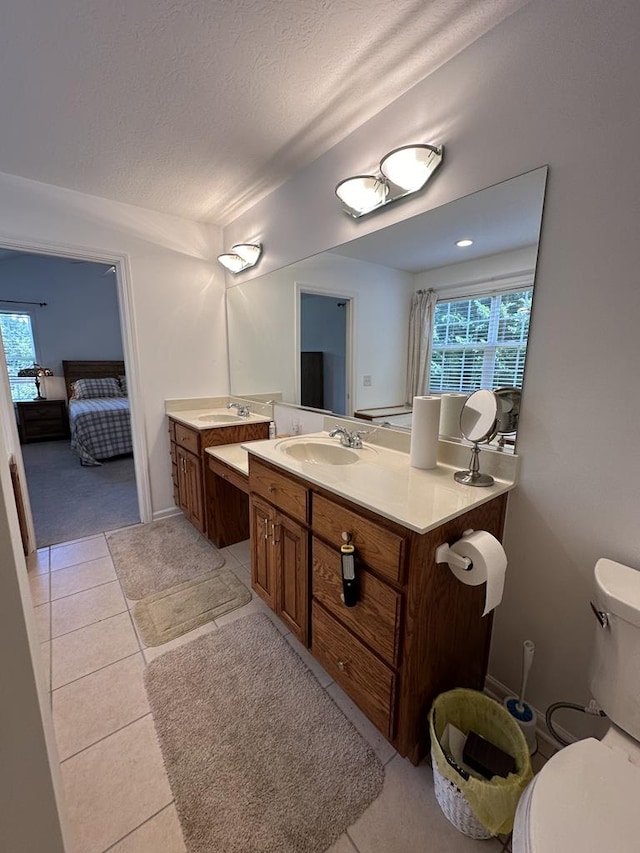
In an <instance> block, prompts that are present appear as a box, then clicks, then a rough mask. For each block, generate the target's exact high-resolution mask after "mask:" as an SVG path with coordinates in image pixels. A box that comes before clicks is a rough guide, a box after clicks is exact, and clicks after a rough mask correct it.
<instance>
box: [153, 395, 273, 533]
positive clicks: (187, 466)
mask: <svg viewBox="0 0 640 853" xmlns="http://www.w3.org/2000/svg"><path fill="white" fill-rule="evenodd" d="M168 430H169V447H170V453H171V477H172V480H173V498H174V501H175V504H176V506H179V507H180V509H181V510H182V511H183V512H184V514H185V516H186V517H187V518H188V519H189V521H190V522H191V523H192V524H193V525H194V526H195V527H196V528H197V529H198V530H199V531H200V532H201V533H204V534H207V535H209V538H211V540H212V541H213V543H214V545H216V546H218V547H223V544H221V541H222V540H221V538H220V536H219V530H220V529H221V527H223V526H224V525H225V524H226V521H225V519H224V518H223V519H222V521H220V523H219V524H217V521H218V519H219V516H220V512H221V511H222V510H221V509H220V507H222V506H226V508H227V512H228V515H229V519H230V520H229V522H228V523H229V524H233V523H235V520H236V519H237V518H238V508H237V502H238V501H237V498H236V500H235V503H234V493H230V494H231V495H232V496H231V497H229V496H228V495H227V496H226V498H225V495H220V497H219V501H221V502H222V503H221V504H220V507H219V508H218V509H219V510H220V511H219V512H218V514H217V515H216V514H215V513H214V514H213V515H212V512H211V511H210V510H209V509H208V507H207V503H209V502H208V501H205V481H206V477H207V467H206V466H207V461H208V459H209V457H207V456H206V455H205V450H206V449H207V447H215V446H219V445H225V444H239V443H240V442H243V441H253V440H256V439H264V438H267V437H268V435H269V418H268V417H263V416H259V415H249V416H247V417H240V416H239V415H234V414H233V413H231V412H229V411H228V410H226V408H224V407H222V408H221V407H220V406H218V407H211V406H210V407H208V408H206V407H205V408H199V409H195V408H191V409H185V410H183V411H182V410H177V411H176V410H171V411H170V412H168ZM225 499H228V502H227V503H226V504H225ZM245 513H246V507H245ZM212 520H213V522H214V523H212ZM245 527H246V525H245ZM234 541H238V540H237V539H236V540H234ZM224 544H230V543H229V542H225V543H224Z"/></svg>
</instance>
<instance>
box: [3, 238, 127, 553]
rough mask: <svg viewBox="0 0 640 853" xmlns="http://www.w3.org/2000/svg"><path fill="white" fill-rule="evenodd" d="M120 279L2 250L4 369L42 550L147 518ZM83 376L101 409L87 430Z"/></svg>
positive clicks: (84, 265) (91, 264)
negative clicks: (80, 409) (76, 389)
mask: <svg viewBox="0 0 640 853" xmlns="http://www.w3.org/2000/svg"><path fill="white" fill-rule="evenodd" d="M117 275H118V268H117V265H116V264H113V263H100V262H95V261H90V260H83V259H81V258H77V259H76V258H70V257H59V256H54V255H49V254H46V255H45V254H40V253H32V252H27V251H14V250H10V249H2V250H0V330H1V331H2V333H3V334H2V337H3V342H4V359H3V365H2V367H3V370H4V372H5V374H6V376H7V379H8V386H9V391H10V395H11V403H10V405H11V404H12V406H13V412H11V413H10V415H11V416H12V417H13V418H14V419H15V426H16V430H17V436H18V439H19V444H18V446H17V447H16V448H15V450H16V452H15V453H14V456H16V457H18V455H20V456H21V462H22V469H23V477H22V481H23V482H25V483H26V491H27V493H28V501H27V505H28V506H29V505H30V516H31V519H32V528H31V534H32V535H31V537H30V538H31V544H32V546H34V545H35V547H37V548H41V547H45V546H48V545H55V544H59V543H61V542H68V541H70V540H73V539H80V538H84V537H87V536H91V535H94V534H98V533H102V532H104V531H106V530H113V529H116V528H118V527H124V526H127V525H130V524H135V523H138V522H139V521H140V520H141V510H140V500H139V488H138V482H137V477H136V465H135V458H134V454H133V449H134V447H133V442H132V430H131V424H130V412H129V397H128V393H127V392H128V390H129V389H128V388H127V384H128V383H127V378H126V377H127V373H128V371H127V370H125V355H124V350H125V346H124V340H123V337H124V336H123V324H122V320H121V318H122V313H123V312H122V310H121V305H120V294H119V290H120V288H119V286H118V281H117ZM63 363H64V364H65V366H66V367H67V370H66V372H67V376H66V377H65V369H63ZM34 365H35V367H34ZM69 365H72V367H71V370H72V371H75V373H73V372H72V373H71V374H69V372H68V366H69ZM78 371H79V372H78ZM94 373H95V376H94V375H93V374H94ZM34 374H35V375H34ZM107 375H109V378H110V381H109V382H107V383H106V384H105V383H104V382H103V383H102V384H98V385H96V383H95V382H92V380H94V379H95V380H104V379H105V378H106V377H107ZM79 378H82V379H83V380H88V381H87V383H85V388H84V389H82V392H81V393H83V394H84V396H85V397H87V396H88V399H86V400H85V408H87V409H92V410H95V413H94V414H92V415H91V416H90V415H88V414H85V415H83V417H85V421H84V426H83V429H84V432H83V433H79V432H78V428H77V424H78V423H79V421H78V420H77V416H76V413H75V411H72V412H71V421H70V401H69V383H70V382H71V381H72V380H74V379H79ZM66 380H68V381H66ZM99 395H103V396H99ZM81 402H82V401H81V400H79V401H73V403H71V408H72V409H73V408H74V407H76V408H77V406H78V405H79V404H80V403H81ZM103 406H105V407H106V409H107V410H108V411H109V412H110V413H109V414H107V413H106V412H105V413H102V407H103ZM114 410H117V411H115V412H114ZM87 419H88V420H87ZM92 419H93V420H92ZM72 430H73V432H72ZM79 435H80V438H78V436H79Z"/></svg>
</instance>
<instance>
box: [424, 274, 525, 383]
mask: <svg viewBox="0 0 640 853" xmlns="http://www.w3.org/2000/svg"><path fill="white" fill-rule="evenodd" d="M532 296H533V288H532V287H529V288H526V289H520V290H517V291H506V292H505V291H502V292H500V293H489V294H483V295H478V296H477V297H472V298H470V297H468V296H467V297H466V298H461V299H453V300H450V301H447V302H438V304H437V305H436V311H435V317H434V324H433V347H432V355H431V371H430V377H429V391H430V392H431V393H439V392H442V391H445V392H446V391H464V392H467V393H470V392H471V391H475V390H477V389H478V388H498V387H499V386H501V385H515V386H516V387H518V388H521V387H522V378H523V373H524V360H525V356H526V354H527V335H528V333H529V317H530V314H531V298H532Z"/></svg>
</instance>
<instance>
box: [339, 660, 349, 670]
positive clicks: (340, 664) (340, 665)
mask: <svg viewBox="0 0 640 853" xmlns="http://www.w3.org/2000/svg"><path fill="white" fill-rule="evenodd" d="M346 668H347V664H346V663H345V662H344V661H343V660H339V661H338V669H339V670H340V671H341V672H344V671H345V669H346Z"/></svg>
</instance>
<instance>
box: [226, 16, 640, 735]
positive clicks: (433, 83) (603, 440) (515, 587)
mask: <svg viewBox="0 0 640 853" xmlns="http://www.w3.org/2000/svg"><path fill="white" fill-rule="evenodd" d="M638 31H640V6H639V5H638V4H637V3H636V2H633V0H618V2H616V3H613V4H612V3H609V2H607V1H606V0H588V2H585V0H565V2H563V3H558V2H557V0H538V2H536V3H529V4H527V5H526V6H525V7H524V8H523V9H521V10H520V11H518V12H517V13H515V14H514V15H513V16H511V17H510V18H508V19H507V20H506V21H504V22H503V23H502V24H500V25H499V26H498V27H497V28H496V29H495V30H493V31H491V32H490V33H488V34H487V35H486V36H484V37H483V38H482V39H480V40H479V41H477V42H476V43H474V44H473V45H471V46H470V47H469V48H467V49H466V50H465V51H463V52H462V53H461V54H460V55H458V56H457V57H455V58H454V59H453V60H452V61H451V62H449V63H448V64H447V65H445V66H443V67H442V68H441V69H439V70H438V71H437V72H435V73H434V74H433V75H431V77H429V78H428V79H427V80H425V81H423V82H422V83H420V84H418V85H417V86H416V87H414V89H412V90H411V91H410V92H408V93H407V94H406V95H405V96H403V97H402V98H400V99H398V100H397V101H396V102H395V103H394V104H392V105H391V106H390V107H388V108H387V109H385V110H384V111H383V112H381V113H380V114H379V115H377V116H376V117H374V118H373V119H372V120H370V121H369V122H367V123H366V124H365V125H363V126H362V127H361V128H360V129H359V130H357V131H356V132H355V133H353V134H352V135H351V136H350V137H348V138H347V139H346V140H345V141H344V142H343V143H341V144H339V145H338V146H336V147H335V148H334V149H332V150H331V151H330V152H329V153H328V154H327V155H325V156H324V157H322V158H320V159H319V160H318V161H316V162H315V163H314V164H313V165H312V166H310V167H309V168H307V169H306V170H304V171H303V172H301V173H300V174H299V175H297V176H296V177H295V178H294V179H293V180H291V181H289V182H288V183H287V184H285V185H284V186H283V187H281V188H280V189H279V190H278V191H276V192H275V193H273V194H272V195H271V196H269V197H268V198H267V199H265V200H264V201H263V202H262V203H260V204H259V205H257V206H256V207H255V208H254V209H253V210H251V211H249V212H248V213H247V214H245V215H244V216H242V217H240V218H239V219H238V220H236V222H234V223H233V224H232V226H230V227H229V228H227V229H226V230H225V234H224V238H225V245H231V244H232V243H234V242H236V241H238V240H241V239H243V236H244V235H246V234H249V233H251V234H255V235H257V236H259V237H260V239H261V241H262V242H263V244H264V246H265V255H264V257H263V259H262V261H261V267H262V269H261V272H265V271H266V270H267V269H271V268H277V267H281V266H284V265H285V264H288V263H291V262H292V261H295V260H297V259H299V258H301V257H306V256H308V255H311V254H314V253H315V252H320V251H323V250H325V249H327V248H330V247H332V246H335V245H337V244H340V243H343V242H346V241H347V240H349V239H353V238H354V237H355V236H357V235H359V234H361V233H365V232H366V231H374V230H376V229H378V228H382V227H385V226H386V225H388V224H390V223H391V222H394V221H398V220H399V219H402V218H405V217H407V216H410V215H413V214H415V213H418V212H420V211H422V210H424V209H428V208H431V207H435V206H438V205H440V204H442V203H445V202H447V201H450V200H453V199H455V198H457V197H460V196H462V195H466V194H468V193H471V192H474V191H476V190H478V189H481V188H483V187H486V186H489V185H492V184H494V183H497V182H499V181H502V180H504V179H505V178H509V177H512V176H515V175H518V174H520V173H522V172H525V171H528V170H530V169H533V168H536V167H538V166H541V165H544V164H549V167H550V169H549V177H548V182H547V192H546V201H545V210H544V218H543V225H542V235H541V244H540V255H539V262H538V268H537V278H536V295H535V300H534V309H533V317H532V333H531V338H530V344H529V354H528V361H527V375H526V381H525V387H524V396H523V411H522V419H521V423H520V431H519V435H518V450H519V453H521V455H522V467H521V472H522V476H521V481H520V485H519V487H518V489H517V490H515V492H514V493H512V496H511V498H510V505H509V514H508V519H507V529H506V540H505V542H506V548H507V551H508V554H509V570H508V577H507V584H506V589H505V598H504V602H503V604H502V606H501V607H500V608H499V611H498V613H497V615H496V620H495V630H494V641H493V649H492V655H491V661H490V672H491V673H492V674H493V675H494V676H495V677H496V678H498V679H499V680H500V681H502V682H503V683H505V684H506V685H508V686H511V687H512V688H517V686H518V682H519V677H520V662H521V644H522V641H523V639H525V638H531V639H533V640H534V641H535V642H536V646H537V654H536V660H535V663H534V668H533V671H532V674H531V678H530V682H529V683H530V696H529V698H530V700H531V701H532V702H533V704H534V705H536V706H538V707H539V708H543V709H544V708H545V707H547V706H548V705H549V704H550V703H551V702H553V701H555V700H558V699H565V698H566V699H572V700H574V701H586V700H587V699H588V696H589V691H588V685H587V667H588V661H589V657H590V654H591V650H592V641H593V631H594V620H593V616H592V614H591V612H590V610H589V604H588V602H589V597H590V594H591V590H592V577H593V566H594V564H595V562H596V560H597V558H598V557H599V556H602V555H604V556H607V557H611V558H613V559H616V560H619V561H621V562H625V563H629V564H630V565H634V566H636V567H638V568H640V553H639V547H638V535H637V530H638V521H637V516H638V506H639V505H640V495H639V493H638V482H640V471H639V470H638V469H639V467H640V457H639V455H638V453H637V450H636V445H637V432H638V424H639V423H640V395H638V394H637V393H635V390H634V389H635V388H636V386H637V365H638V363H639V361H640V344H638V340H639V338H638V331H637V330H638V328H640V288H639V287H638V261H637V250H636V247H637V228H638V215H637V211H638V182H637V152H638V143H639V142H640V111H639V110H637V109H635V107H634V105H635V104H636V103H637V86H638V79H639V76H640V53H639V52H638V49H637V33H638ZM414 140H417V141H421V140H427V141H431V140H435V141H437V142H443V143H444V144H445V161H444V164H443V166H442V168H441V169H440V170H439V172H438V173H437V175H436V177H435V178H434V180H433V181H432V183H431V184H429V185H428V186H427V188H426V190H425V192H424V193H422V194H419V195H418V196H417V197H416V198H414V199H412V200H411V201H408V202H407V203H403V204H401V205H391V206H390V207H389V208H388V209H386V210H383V211H381V212H380V213H378V214H376V215H374V216H371V217H368V218H364V219H362V220H358V221H355V220H351V219H350V218H348V217H347V216H345V215H344V214H343V213H342V212H341V211H340V209H339V206H338V204H337V203H336V200H335V198H334V196H333V187H334V186H335V184H336V183H337V181H338V180H339V179H340V178H342V177H344V176H346V175H350V174H358V172H359V170H360V166H361V164H363V163H369V162H375V161H376V160H377V159H378V158H379V157H380V155H382V154H384V153H385V152H386V151H389V150H391V149H392V148H393V147H395V146H397V145H400V144H402V143H407V142H411V141H414ZM303 212H304V215H302V213H303ZM244 275H245V276H246V277H249V276H250V275H251V274H246V273H245V274H244ZM581 719H582V718H580V717H579V716H578V715H575V718H571V719H567V726H568V727H569V728H573V729H574V730H578V728H579V726H580V724H581Z"/></svg>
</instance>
